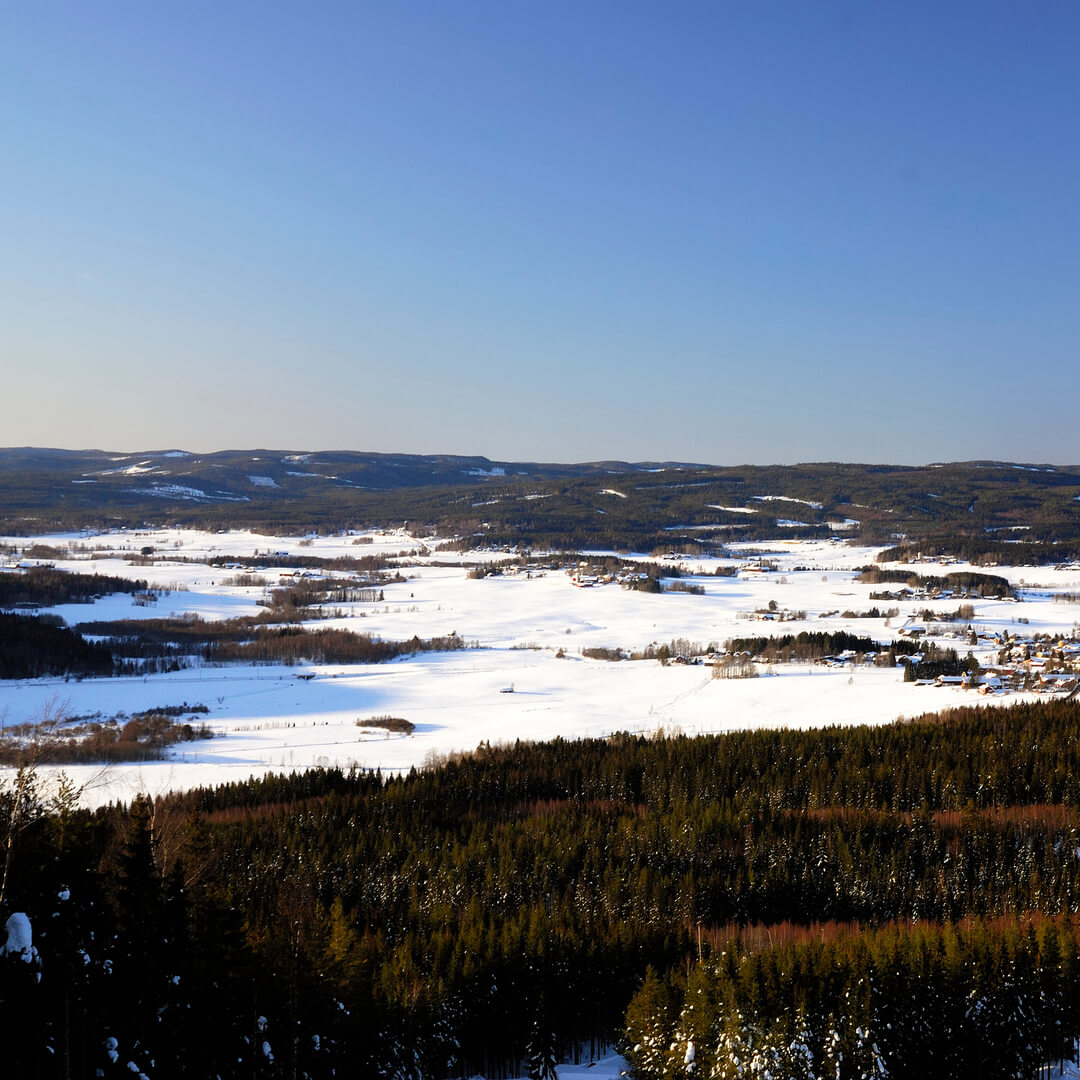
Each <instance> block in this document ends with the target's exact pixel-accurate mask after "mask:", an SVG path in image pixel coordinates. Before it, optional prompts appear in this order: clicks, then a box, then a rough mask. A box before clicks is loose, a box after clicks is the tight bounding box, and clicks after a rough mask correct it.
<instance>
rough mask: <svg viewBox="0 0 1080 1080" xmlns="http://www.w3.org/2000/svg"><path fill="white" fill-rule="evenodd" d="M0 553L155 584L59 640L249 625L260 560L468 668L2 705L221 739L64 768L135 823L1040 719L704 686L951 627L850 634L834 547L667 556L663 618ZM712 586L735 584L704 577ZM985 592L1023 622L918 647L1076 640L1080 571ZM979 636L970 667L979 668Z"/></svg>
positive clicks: (997, 698)
mask: <svg viewBox="0 0 1080 1080" xmlns="http://www.w3.org/2000/svg"><path fill="white" fill-rule="evenodd" d="M0 544H3V545H4V546H5V547H6V548H7V549H8V550H9V551H11V552H12V554H11V555H9V556H8V558H7V560H6V562H7V566H6V567H4V568H3V569H0V573H9V574H18V573H22V572H24V571H25V568H26V567H28V566H32V565H35V564H38V563H41V562H43V561H44V560H42V559H34V558H28V557H26V556H25V555H24V554H22V553H23V552H25V551H29V550H32V549H33V548H34V547H35V545H46V546H47V547H48V548H49V549H52V550H54V551H56V552H59V553H61V556H62V557H60V558H53V559H49V560H48V563H49V564H50V565H53V566H55V567H57V568H59V569H63V570H69V571H72V572H75V573H84V574H85V573H97V574H106V575H110V576H117V577H128V578H132V579H141V580H145V581H146V582H147V584H148V587H149V589H150V590H151V591H152V593H153V600H152V602H146V601H145V598H143V599H139V598H136V599H134V600H133V599H132V597H131V596H129V595H127V594H115V595H112V596H104V597H102V598H100V599H98V600H96V601H95V602H93V603H92V604H64V605H60V606H56V607H52V608H48V609H46V610H45V611H43V612H42V613H43V614H51V615H55V616H59V617H60V618H62V619H63V620H64V621H65V622H66V623H67V624H68V625H71V626H77V625H78V624H79V623H83V622H87V621H90V620H112V619H139V618H161V617H166V616H167V617H191V616H196V617H198V618H199V619H202V620H208V621H214V620H222V619H227V618H236V617H238V616H254V615H256V614H258V612H259V611H260V610H261V607H260V603H263V604H265V598H266V595H267V593H268V589H269V588H270V586H271V583H272V585H273V586H275V587H276V586H277V584H278V582H279V581H280V580H292V579H291V577H286V576H285V575H292V574H297V576H299V572H298V571H293V570H291V569H288V568H287V566H282V567H275V566H273V559H272V558H271V560H270V561H271V565H270V567H269V568H265V569H259V570H257V571H251V573H252V575H254V576H257V577H259V578H260V579H261V580H263V581H264V582H265V584H263V585H236V584H230V583H229V582H230V581H235V580H237V579H238V575H241V574H243V573H244V568H245V567H246V566H247V563H248V561H249V560H254V559H257V558H258V556H259V555H260V554H261V555H262V556H263V559H264V560H265V556H266V555H267V553H273V554H274V555H277V556H279V557H281V556H307V557H314V558H317V559H333V558H338V557H355V556H356V555H357V554H358V553H362V554H364V555H371V556H380V557H384V558H387V559H389V560H390V561H391V563H392V564H393V566H394V567H395V569H396V571H397V573H398V574H399V575H400V576H401V577H402V578H404V580H402V581H396V582H393V583H389V584H386V585H383V586H380V594H381V598H380V599H377V600H375V601H367V602H352V603H344V604H333V605H330V607H331V608H332V610H331V611H329V612H326V611H324V612H321V613H320V614H321V615H322V616H323V617H322V618H320V619H319V621H318V623H317V625H318V626H319V627H320V628H342V629H346V630H352V631H355V632H362V633H366V634H372V635H374V636H376V637H378V638H384V639H391V640H396V641H406V640H408V639H411V638H413V637H414V636H416V637H419V638H422V639H426V638H431V637H433V636H438V635H451V634H452V635H456V636H457V637H458V638H460V639H463V640H464V642H465V644H466V645H467V646H468V647H467V648H465V649H463V650H460V651H453V652H449V653H420V654H417V655H415V656H409V657H404V658H400V659H397V660H394V661H392V662H389V663H382V664H364V665H331V664H322V665H319V664H300V665H291V666H284V665H272V664H265V663H259V664H227V665H225V664H221V665H209V664H205V663H203V662H201V661H200V660H199V659H198V658H197V657H196V658H192V659H190V661H189V664H190V666H186V667H184V668H182V669H181V670H178V671H175V672H171V673H161V674H151V675H143V676H139V675H129V676H119V677H113V678H86V679H80V680H76V679H71V678H64V677H52V678H41V679H33V680H17V681H11V680H7V681H3V682H0V718H2V719H3V722H4V724H5V726H7V727H11V726H13V725H19V724H23V723H26V722H28V721H33V720H34V719H35V718H38V717H41V716H46V715H47V716H49V717H51V718H53V719H55V718H56V716H57V714H62V715H63V716H64V717H65V718H79V719H82V720H85V719H86V718H98V719H102V718H104V719H108V718H111V717H115V716H118V715H131V714H134V713H138V712H142V711H146V710H152V709H156V708H161V707H179V706H182V705H185V704H188V703H190V704H191V705H198V706H205V709H206V710H207V711H206V712H205V713H202V714H200V715H199V717H198V719H199V721H200V723H204V724H205V725H206V726H207V727H208V728H209V730H210V732H212V733H213V736H214V738H212V739H208V740H200V741H197V742H187V743H183V744H180V745H178V746H174V747H172V748H170V749H168V750H167V751H166V752H165V756H164V758H163V760H160V761H152V762H148V761H142V762H140V763H138V764H137V765H124V764H122V763H120V764H111V765H109V766H107V767H101V766H98V765H68V766H66V767H65V769H66V771H67V773H68V774H69V775H71V776H73V777H74V778H75V780H76V781H77V783H78V784H79V785H80V786H82V787H83V788H84V794H83V800H84V802H85V803H86V804H87V805H91V806H93V805H101V804H103V803H107V802H109V801H113V800H121V801H130V800H131V799H132V798H133V797H134V796H135V795H136V794H137V793H140V792H145V793H149V794H152V795H160V794H164V793H165V792H167V791H170V790H177V789H187V788H192V787H196V786H214V785H217V784H221V783H227V782H230V781H233V780H242V779H246V778H247V777H249V776H252V775H262V774H265V773H268V772H279V771H284V772H292V771H295V770H302V769H307V768H312V767H318V766H322V767H328V766H332V767H338V768H342V769H346V770H347V769H351V768H358V769H376V768H378V769H381V770H383V771H389V772H400V771H407V770H408V769H410V768H412V767H422V766H424V765H425V764H430V763H432V762H434V761H437V760H439V759H440V758H442V757H445V756H447V755H452V754H455V753H459V752H462V751H470V750H473V749H475V748H476V746H477V745H479V744H481V743H491V744H495V743H503V742H512V741H514V740H517V739H521V740H544V739H551V738H554V737H557V736H561V737H563V738H580V737H595V736H605V735H609V734H611V733H613V732H617V731H627V732H634V733H666V734H673V733H684V734H704V733H719V732H727V731H735V730H740V729H747V728H760V727H812V726H818V725H823V724H856V723H871V724H877V723H885V722H889V721H894V720H896V719H898V718H900V717H907V718H912V717H914V716H917V715H919V714H920V713H924V712H932V711H937V710H939V709H942V708H947V707H949V706H951V705H956V704H960V703H963V702H969V701H971V700H973V699H975V700H978V701H979V702H980V703H983V702H1011V701H1015V700H1018V698H1024V697H1027V698H1034V697H1035V696H1036V695H1035V693H1034V692H1032V691H1029V692H1028V693H1027V694H1016V693H1005V692H996V691H992V692H989V693H986V692H984V693H980V694H978V695H976V690H977V689H979V688H978V687H971V688H966V687H965V688H961V687H960V686H957V685H944V686H938V685H920V684H918V683H916V682H904V681H903V671H902V669H898V668H896V667H895V666H891V667H879V666H874V664H873V663H870V662H860V663H858V664H856V663H854V660H853V658H852V659H845V658H842V657H841V658H838V659H837V660H836V661H833V662H830V663H829V664H827V665H826V664H820V663H813V664H811V663H798V662H791V663H776V664H764V663H762V664H758V665H757V667H758V670H759V672H760V675H761V677H760V678H757V679H752V680H750V679H716V678H713V677H712V674H713V671H712V663H711V657H710V656H709V655H707V654H709V653H711V652H713V651H719V650H720V649H722V648H723V646H724V643H725V642H726V641H728V640H730V639H732V638H735V637H747V636H750V635H765V636H767V635H769V634H779V633H785V634H786V633H792V634H795V633H798V632H800V631H804V630H809V631H821V630H829V631H836V630H841V629H842V630H847V631H850V632H852V633H855V634H859V635H869V636H871V637H873V638H874V639H875V640H877V641H879V642H882V643H885V644H887V643H888V642H889V641H890V640H893V639H895V638H896V637H897V635H898V634H900V635H903V634H904V633H905V632H906V631H907V630H908V629H910V628H911V627H913V626H920V627H921V626H923V622H922V618H921V616H922V614H923V613H925V611H926V609H927V608H931V609H938V610H940V611H941V612H943V613H948V612H952V611H953V610H954V609H956V607H957V603H958V600H957V598H956V597H955V596H952V595H949V594H946V595H943V596H940V597H937V598H935V599H934V600H933V601H928V600H926V599H911V600H897V601H895V602H892V601H890V603H889V607H890V608H891V609H893V610H895V611H896V614H893V615H892V616H891V617H888V618H883V617H878V618H871V617H857V618H853V617H846V618H845V617H844V613H845V612H848V613H852V612H855V613H858V612H865V611H867V610H869V609H871V608H872V607H875V606H877V607H879V608H883V607H885V605H884V604H881V603H880V602H876V601H871V599H870V593H871V592H873V591H874V590H875V588H880V586H874V585H868V584H863V583H860V582H858V581H856V580H855V578H856V576H857V572H858V570H859V568H861V567H865V566H870V565H875V557H876V555H877V554H878V550H879V549H874V548H868V547H860V546H853V545H850V544H848V543H844V542H843V541H839V540H835V539H834V540H830V541H824V542H816V541H799V540H785V539H779V540H777V541H776V542H774V543H772V544H765V545H762V544H755V545H745V546H746V547H748V548H752V553H751V552H747V553H743V552H741V551H740V545H738V544H733V545H731V546H730V548H729V557H728V558H723V559H715V558H705V559H703V558H686V557H680V556H678V555H677V553H674V552H673V553H670V557H669V558H667V559H665V560H661V561H662V562H663V563H664V564H665V565H667V566H668V567H670V568H671V569H672V572H673V573H674V572H678V573H679V574H680V576H679V578H678V581H679V582H680V583H681V584H682V585H683V586H686V585H690V586H694V587H696V588H699V589H700V593H683V592H665V593H663V594H660V595H652V594H646V593H642V592H637V591H632V590H628V589H626V588H623V587H620V585H619V584H618V583H617V582H612V583H607V584H604V583H601V582H600V581H599V580H597V579H593V578H590V576H589V575H588V573H587V569H588V567H589V565H590V564H591V559H592V556H591V553H590V554H584V555H581V554H579V555H578V556H574V557H573V559H572V561H570V562H569V563H568V564H567V565H566V568H565V569H546V568H544V567H545V565H546V564H547V563H549V562H550V561H551V560H550V559H549V558H545V557H544V556H543V555H542V554H541V553H530V555H529V556H528V557H523V556H522V555H521V554H520V553H518V552H501V551H465V552H454V551H447V550H440V549H439V547H440V541H439V539H438V538H436V537H433V536H431V537H425V536H412V535H410V534H406V533H404V532H374V533H366V534H364V533H355V532H350V533H347V534H343V535H334V536H293V537H287V536H279V537H268V536H263V535H257V534H253V533H248V532H227V533H206V532H196V531H190V530H176V529H154V530H138V531H136V530H122V531H116V532H110V533H103V534H98V535H82V534H63V535H49V536H40V537H32V538H27V537H6V538H0ZM148 548H152V549H153V551H154V558H153V561H152V563H149V565H148V564H147V563H148V562H149V560H147V559H141V560H140V559H137V558H133V556H134V555H137V554H138V553H139V552H140V551H141V550H144V549H148ZM599 554H601V553H597V555H599ZM608 554H610V553H608ZM223 556H224V557H227V558H228V559H229V560H230V565H229V566H226V567H225V568H222V567H221V566H220V565H214V566H211V565H208V563H207V562H206V561H205V560H207V559H210V558H212V557H217V558H218V559H219V560H220V559H221V557H223ZM640 559H641V561H642V562H645V561H646V557H645V556H640ZM180 560H183V561H180ZM232 560H235V562H232ZM564 561H565V560H564ZM578 564H580V567H579V565H578ZM260 565H261V564H260ZM477 566H480V567H485V566H486V567H492V566H500V567H502V569H503V572H502V573H500V574H498V575H494V576H486V577H475V576H471V575H470V571H469V569H468V568H469V567H472V568H475V567H477ZM762 566H768V567H770V569H768V570H762V569H761V567H762ZM890 567H893V564H889V565H888V566H886V568H890ZM718 569H721V570H723V572H725V573H731V574H732V576H716V572H717V570H718ZM905 569H910V570H911V572H912V573H924V574H925V573H929V572H931V570H932V572H935V573H946V572H961V571H965V570H970V569H971V568H970V567H968V566H967V565H965V564H961V563H950V564H949V565H947V566H939V565H938V564H937V563H936V562H935V563H933V564H932V566H931V568H930V569H928V567H927V566H926V565H925V564H916V565H912V566H909V567H905ZM995 572H996V573H997V574H999V575H1001V576H1003V577H1006V578H1007V579H1008V580H1009V582H1010V584H1011V585H1012V586H1013V587H1014V590H1015V598H1000V599H973V600H971V601H970V605H971V608H972V609H973V611H972V614H971V615H970V618H968V619H966V620H965V621H964V622H963V624H960V625H957V624H954V623H946V624H942V625H940V626H931V627H929V628H926V627H923V628H924V629H928V630H929V632H930V633H932V634H937V635H939V636H938V637H937V640H938V641H939V642H940V643H941V644H942V645H950V646H952V647H956V648H958V649H959V651H960V652H961V654H962V655H966V653H967V652H969V651H970V652H971V653H972V654H973V655H974V656H975V657H976V658H977V659H978V660H979V662H980V664H981V665H982V666H983V667H988V666H990V665H992V664H994V663H995V661H996V658H997V656H998V653H999V649H1000V635H1001V634H1002V632H1005V633H1007V634H1008V635H1009V636H1010V637H1014V638H1018V639H1019V640H1021V641H1022V640H1025V639H1030V638H1031V637H1032V636H1043V635H1048V636H1049V637H1050V638H1051V639H1053V640H1054V641H1055V642H1057V641H1070V640H1072V639H1074V638H1075V636H1076V633H1077V626H1078V624H1080V602H1078V597H1077V592H1078V587H1080V567H1078V566H1061V567H1058V568H1050V567H1039V568H1032V567H1024V566H1017V567H1012V568H996V570H995ZM334 573H335V572H334V571H325V576H328V577H333V576H334ZM241 580H243V579H242V578H241ZM594 580H595V583H593V581H594ZM582 584H587V585H588V587H581V586H582ZM1063 600H1064V601H1067V602H1062V601H1063ZM972 631H974V635H975V638H977V643H976V644H969V641H971V640H974V639H972V637H971V632H972ZM672 642H674V643H679V642H682V643H684V644H683V648H684V649H686V650H688V651H689V650H692V649H697V650H698V653H697V654H696V655H689V656H686V657H681V656H680V657H678V660H679V661H681V660H683V659H686V660H688V661H690V662H688V663H682V662H669V663H665V664H661V663H660V662H659V661H658V660H656V659H647V660H646V659H638V660H631V659H627V660H624V661H622V662H611V661H609V660H600V659H591V658H588V657H586V656H584V655H583V654H582V650H584V649H590V648H592V649H604V650H612V649H618V650H622V652H623V655H625V656H627V657H629V656H632V655H634V654H637V655H642V654H643V653H644V652H645V651H646V650H647V649H648V648H649V647H650V646H652V647H653V648H654V649H655V648H656V647H658V646H660V645H665V644H667V643H672ZM677 648H678V645H677V644H676V649H677ZM672 660H673V661H674V660H675V657H674V656H673V657H672ZM1068 688H1071V687H1069V686H1067V687H1066V689H1068ZM983 689H984V691H985V690H986V689H987V688H985V687H984V688H983ZM1039 689H1040V690H1041V691H1044V692H1048V691H1049V690H1051V689H1053V687H1049V686H1040V687H1039ZM511 691H512V692H511ZM386 716H392V717H396V718H403V719H405V720H407V721H408V722H409V723H410V724H412V725H414V727H413V729H412V731H411V733H409V734H402V733H398V732H393V731H387V730H383V729H380V728H378V727H372V728H368V729H366V730H361V729H358V728H357V722H358V721H363V720H365V719H371V718H378V717H386Z"/></svg>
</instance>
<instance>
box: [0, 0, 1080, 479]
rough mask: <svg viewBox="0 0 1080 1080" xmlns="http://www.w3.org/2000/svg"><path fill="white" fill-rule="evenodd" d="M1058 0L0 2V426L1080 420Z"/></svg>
mask: <svg viewBox="0 0 1080 1080" xmlns="http://www.w3.org/2000/svg"><path fill="white" fill-rule="evenodd" d="M1078 44H1080V7H1078V6H1077V5H1075V4H1071V3H1070V4H1066V3H1038V4H1020V3H1010V4H996V3H988V2H984V3H962V2H954V3H947V4H941V3H910V2H907V3H903V4H900V3H895V4H861V3H830V2H826V0H823V2H820V3H819V2H812V3H807V2H802V0H800V2H798V3H779V2H777V3H722V2H708V3H707V2H699V3H685V2H677V0H676V2H667V3H663V4H660V3H648V4H646V3H638V2H633V0H624V2H618V3H600V2H589V0H577V2H575V3H561V2H555V0H544V2H535V3H524V2H515V0H500V2H493V3H480V2H473V0H455V2H453V3H445V2H440V3H400V4H398V3H395V4H387V3H377V4H376V3H371V4H369V3H362V2H354V3H312V4H305V5H301V4H291V5H284V4H278V3H274V2H262V3H228V2H216V3H201V2H189V3H184V4H177V3H153V4H146V3H129V4H128V3H124V4H121V3H113V2H110V0H102V2H101V3H97V4H86V3H82V2H79V3H68V4H64V3H50V2H49V0H42V2H41V3H34V4H11V5H7V6H6V7H5V8H3V9H0V162H2V163H3V168H2V169H0V370H2V372H3V377H4V382H5V385H6V387H7V391H8V393H7V395H6V396H7V397H8V400H9V403H10V402H13V401H14V402H18V403H19V404H18V405H17V407H16V408H14V409H12V408H11V407H10V404H9V408H8V409H7V410H5V413H6V414H7V415H6V416H5V421H4V428H3V434H2V436H0V443H3V444H4V445H24V444H29V445H39V446H67V447H89V446H95V447H102V448H106V449H150V448H165V447H173V446H176V447H182V448H185V449H191V450H210V449H221V448H227V447H275V448H294V449H331V448H350V449H362V450H385V451H414V452H447V453H479V454H485V455H487V456H489V457H492V458H500V459H517V460H552V461H571V460H572V461H582V460H594V459H600V458H624V459H631V460H676V459H677V460H684V461H702V462H710V463H717V464H729V463H738V462H793V461H813V460H857V461H891V462H910V463H918V462H926V461H934V460H960V459H968V458H981V457H995V458H1008V459H1012V460H1024V461H1037V462H1043V461H1045V462H1054V463H1059V464H1064V463H1076V462H1078V461H1080V450H1078V448H1077V440H1076V439H1075V437H1074V434H1073V433H1074V431H1075V428H1076V421H1075V408H1076V402H1077V401H1080V365H1078V364H1077V341H1078V331H1080V295H1078V292H1080V289H1078V286H1080V242H1078V241H1080V214H1078V205H1077V202H1078V193H1080V141H1078V140H1077V137H1076V132H1077V121H1076V106H1077V102H1078V101H1080V65H1078V64H1077V63H1076V51H1077V46H1078Z"/></svg>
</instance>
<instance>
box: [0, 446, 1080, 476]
mask: <svg viewBox="0 0 1080 1080" xmlns="http://www.w3.org/2000/svg"><path fill="white" fill-rule="evenodd" d="M7 451H34V452H45V453H51V452H53V451H59V452H61V453H71V454H115V455H118V457H119V458H125V457H140V456H143V455H146V456H148V457H166V456H170V455H177V454H179V455H182V456H184V457H195V458H198V457H212V456H213V455H215V454H264V453H265V454H297V455H304V456H309V455H316V454H357V455H361V456H368V455H372V456H380V457H415V458H450V459H461V460H475V459H480V460H483V461H488V462H491V463H492V464H494V465H500V464H508V465H568V466H569V465H604V464H613V465H630V466H646V465H651V466H663V467H674V468H688V469H739V468H781V469H783V468H798V467H800V466H814V465H863V466H866V467H867V468H884V467H889V468H900V469H932V468H944V467H947V466H952V465H1005V466H1010V467H1016V468H1032V469H1049V470H1053V469H1076V468H1080V463H1075V462H1066V461H1019V460H1015V459H1010V458H964V459H955V460H950V461H886V460H879V461H872V460H869V459H864V460H859V461H854V460H843V459H839V458H832V459H823V458H822V459H819V458H815V459H810V458H807V459H799V460H792V461H764V460H762V461H727V462H716V461H682V460H677V459H667V458H665V459H661V458H651V457H650V458H640V459H636V460H628V459H625V458H614V457H597V458H589V459H578V460H571V459H558V460H557V459H554V458H546V459H540V458H500V457H491V456H490V455H489V454H484V453H474V454H464V453H457V452H455V451H450V450H431V451H421V452H414V451H408V450H360V449H355V448H352V447H344V446H336V447H329V446H322V447H318V448H314V449H313V448H311V447H296V446H277V447H274V446H250V447H239V446H224V447H219V448H217V449H212V450H189V449H187V448H186V447H183V446H169V447H161V448H159V449H147V448H145V447H141V448H138V449H133V450H121V449H117V448H112V447H101V446H36V445H24V446H0V453H4V452H7Z"/></svg>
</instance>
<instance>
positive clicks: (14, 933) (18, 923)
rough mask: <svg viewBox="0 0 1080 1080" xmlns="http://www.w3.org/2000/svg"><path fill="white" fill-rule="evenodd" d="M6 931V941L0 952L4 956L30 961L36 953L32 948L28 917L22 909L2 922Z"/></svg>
mask: <svg viewBox="0 0 1080 1080" xmlns="http://www.w3.org/2000/svg"><path fill="white" fill-rule="evenodd" d="M4 929H5V930H6V931H7V942H6V943H5V945H4V947H3V948H2V949H0V953H3V954H4V955H6V956H18V957H19V958H20V959H22V960H25V961H26V963H28V964H29V963H31V962H32V961H33V959H34V956H35V955H36V951H37V950H35V948H34V936H33V932H32V931H31V929H30V919H29V917H28V916H27V915H26V913H25V912H23V911H16V912H15V913H14V914H12V915H11V916H10V917H9V918H8V921H7V922H6V923H5V924H4Z"/></svg>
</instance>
